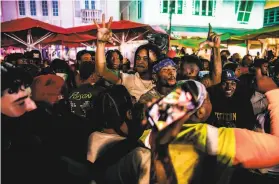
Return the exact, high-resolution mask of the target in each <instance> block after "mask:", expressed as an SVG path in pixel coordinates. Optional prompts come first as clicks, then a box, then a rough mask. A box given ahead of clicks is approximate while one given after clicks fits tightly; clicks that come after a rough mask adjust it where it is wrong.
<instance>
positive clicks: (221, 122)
mask: <svg viewBox="0 0 279 184" xmlns="http://www.w3.org/2000/svg"><path fill="white" fill-rule="evenodd" d="M214 115H215V117H216V125H215V126H217V127H230V128H235V127H236V121H237V113H236V112H233V113H222V112H214Z"/></svg>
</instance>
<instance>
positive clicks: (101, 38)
mask: <svg viewBox="0 0 279 184" xmlns="http://www.w3.org/2000/svg"><path fill="white" fill-rule="evenodd" d="M93 21H94V24H95V25H96V26H97V28H98V32H97V41H98V42H103V43H107V42H109V43H113V40H112V32H111V30H110V26H111V23H112V17H110V19H109V22H108V23H107V25H106V23H105V14H103V15H102V25H103V27H102V28H101V27H100V26H99V24H97V22H96V20H95V19H94V20H93Z"/></svg>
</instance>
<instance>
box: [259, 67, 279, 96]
mask: <svg viewBox="0 0 279 184" xmlns="http://www.w3.org/2000/svg"><path fill="white" fill-rule="evenodd" d="M256 79H257V86H258V90H259V91H260V92H262V93H266V92H268V91H270V90H273V89H277V88H278V87H277V85H276V84H275V82H274V81H273V80H272V78H270V77H267V76H263V75H262V71H261V69H260V68H256Z"/></svg>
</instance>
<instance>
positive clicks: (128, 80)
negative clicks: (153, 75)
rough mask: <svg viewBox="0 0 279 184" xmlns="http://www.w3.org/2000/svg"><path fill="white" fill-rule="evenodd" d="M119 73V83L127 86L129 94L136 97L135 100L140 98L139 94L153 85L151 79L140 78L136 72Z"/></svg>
mask: <svg viewBox="0 0 279 184" xmlns="http://www.w3.org/2000/svg"><path fill="white" fill-rule="evenodd" d="M121 75H122V82H121V84H122V85H123V86H125V87H126V88H127V90H128V91H129V93H130V95H131V96H134V97H136V99H137V101H138V100H139V99H140V97H141V95H143V94H145V93H146V92H148V91H149V90H151V89H152V88H153V87H154V86H155V85H154V84H153V83H152V81H151V80H143V79H141V78H140V76H139V73H138V72H137V73H135V74H127V73H122V74H121Z"/></svg>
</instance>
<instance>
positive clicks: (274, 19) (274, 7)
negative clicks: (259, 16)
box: [264, 0, 279, 26]
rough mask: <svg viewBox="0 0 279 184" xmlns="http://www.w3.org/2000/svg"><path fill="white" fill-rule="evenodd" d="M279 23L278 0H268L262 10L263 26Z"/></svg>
mask: <svg viewBox="0 0 279 184" xmlns="http://www.w3.org/2000/svg"><path fill="white" fill-rule="evenodd" d="M273 25H279V1H275V0H269V1H267V2H266V5H265V10H264V26H273Z"/></svg>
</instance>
